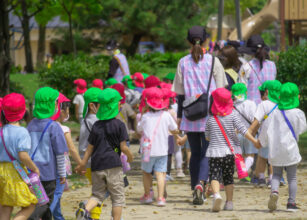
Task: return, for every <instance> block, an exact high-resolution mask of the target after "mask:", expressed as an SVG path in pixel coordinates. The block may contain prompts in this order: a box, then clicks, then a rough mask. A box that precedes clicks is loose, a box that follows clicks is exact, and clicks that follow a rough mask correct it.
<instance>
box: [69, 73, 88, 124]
mask: <svg viewBox="0 0 307 220" xmlns="http://www.w3.org/2000/svg"><path fill="white" fill-rule="evenodd" d="M74 84H75V85H76V90H77V95H76V96H75V98H74V100H73V101H72V103H73V104H74V105H75V116H76V119H77V120H78V121H79V122H81V121H82V119H83V107H84V98H83V94H84V93H85V92H86V90H87V88H86V86H87V84H86V81H85V80H84V79H76V80H75V81H74Z"/></svg>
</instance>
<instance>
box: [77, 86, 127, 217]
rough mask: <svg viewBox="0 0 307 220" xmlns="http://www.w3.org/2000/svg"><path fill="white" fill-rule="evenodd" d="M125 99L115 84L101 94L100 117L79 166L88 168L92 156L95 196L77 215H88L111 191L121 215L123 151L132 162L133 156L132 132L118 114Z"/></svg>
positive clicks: (114, 209) (115, 212)
mask: <svg viewBox="0 0 307 220" xmlns="http://www.w3.org/2000/svg"><path fill="white" fill-rule="evenodd" d="M121 99H122V97H121V96H120V94H119V93H118V92H117V91H116V90H115V89H111V88H107V89H105V90H103V91H102V92H101V93H100V94H99V96H98V102H99V104H100V106H99V109H98V112H97V118H98V119H99V120H98V121H97V122H96V123H95V124H94V125H93V127H92V129H91V132H90V135H89V138H88V142H89V144H88V147H87V149H86V151H85V154H84V157H83V160H82V163H81V165H80V166H78V167H77V168H76V171H78V172H84V171H85V170H86V164H87V162H88V160H89V158H90V157H91V160H92V161H91V170H92V185H93V186H92V196H91V198H90V199H89V201H88V202H87V204H86V206H85V208H84V209H82V208H80V209H78V211H77V218H79V217H83V218H85V219H88V217H89V212H90V211H91V210H92V209H93V208H95V207H96V206H97V204H98V203H99V202H102V201H103V199H104V197H105V194H106V192H107V191H109V193H110V195H111V200H112V216H113V219H114V220H119V219H120V218H121V213H122V207H123V206H124V205H125V191H124V181H123V170H122V163H121V160H120V154H121V152H123V153H124V154H126V155H127V157H128V162H132V160H133V155H132V154H131V152H130V150H129V148H128V147H127V145H126V142H127V140H128V134H127V131H126V127H125V124H124V123H123V122H121V121H120V120H118V119H116V118H115V117H116V116H117V115H118V113H119V109H120V100H121Z"/></svg>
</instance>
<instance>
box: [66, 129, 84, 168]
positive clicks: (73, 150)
mask: <svg viewBox="0 0 307 220" xmlns="http://www.w3.org/2000/svg"><path fill="white" fill-rule="evenodd" d="M65 139H66V143H67V147H68V150H69V153H70V154H71V156H72V158H73V160H74V161H75V162H76V163H77V164H81V158H80V156H79V153H78V152H77V150H76V147H75V145H74V142H73V141H72V138H71V134H70V132H67V133H65Z"/></svg>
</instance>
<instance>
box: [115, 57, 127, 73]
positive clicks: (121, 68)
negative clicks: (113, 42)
mask: <svg viewBox="0 0 307 220" xmlns="http://www.w3.org/2000/svg"><path fill="white" fill-rule="evenodd" d="M114 58H115V59H116V61H117V62H118V65H119V68H120V70H121V71H122V73H123V74H124V76H126V75H127V74H126V72H125V70H124V68H123V66H122V64H121V62H120V59H119V58H118V57H117V56H114Z"/></svg>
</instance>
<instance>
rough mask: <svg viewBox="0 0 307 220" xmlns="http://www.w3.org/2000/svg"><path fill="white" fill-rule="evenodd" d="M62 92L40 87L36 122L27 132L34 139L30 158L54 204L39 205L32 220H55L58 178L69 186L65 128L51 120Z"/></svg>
mask: <svg viewBox="0 0 307 220" xmlns="http://www.w3.org/2000/svg"><path fill="white" fill-rule="evenodd" d="M58 97H59V92H58V91H57V90H55V89H52V88H50V87H43V88H40V89H39V90H38V91H37V92H36V94H35V97H34V99H35V106H34V110H33V116H34V119H32V121H31V122H30V123H29V125H28V127H27V129H28V131H29V133H30V136H31V140H32V142H31V145H32V148H31V151H30V155H31V157H32V158H33V161H34V163H35V164H36V166H37V167H38V168H39V171H40V179H41V182H42V185H43V186H44V188H45V191H46V193H47V196H48V197H49V199H50V201H49V203H47V204H46V205H43V206H38V207H36V208H35V211H34V212H33V214H32V215H31V217H30V218H29V219H33V220H34V219H35V220H36V219H40V218H42V219H48V220H49V219H50V220H51V219H52V213H51V211H50V204H51V203H52V201H53V195H54V191H55V189H56V179H57V177H59V178H60V183H61V184H65V181H66V166H65V153H66V152H68V149H67V144H66V141H65V137H64V133H63V130H62V128H61V126H60V125H59V124H58V123H57V122H55V121H53V120H51V119H50V117H52V116H53V115H54V114H55V112H57V109H58V108H57V107H58V103H57V101H58Z"/></svg>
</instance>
